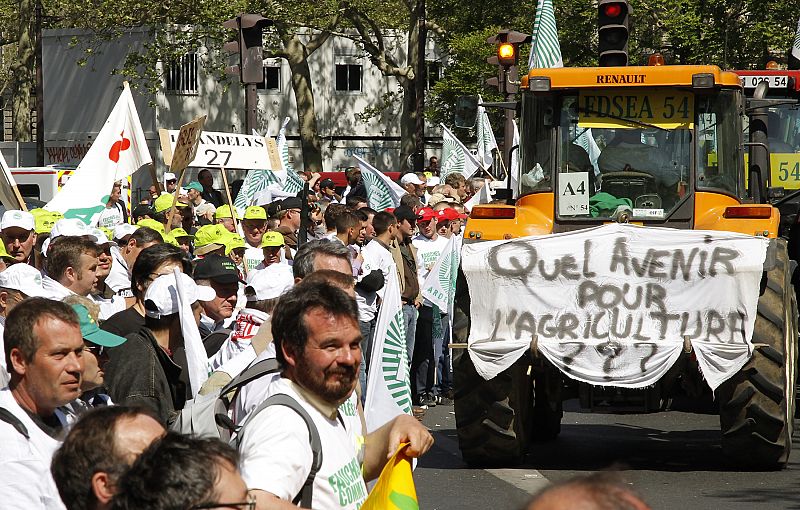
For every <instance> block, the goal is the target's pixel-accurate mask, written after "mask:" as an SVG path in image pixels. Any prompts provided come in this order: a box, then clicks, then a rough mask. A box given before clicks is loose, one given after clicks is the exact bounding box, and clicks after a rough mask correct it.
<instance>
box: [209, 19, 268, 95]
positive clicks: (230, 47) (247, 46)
mask: <svg viewBox="0 0 800 510" xmlns="http://www.w3.org/2000/svg"><path fill="white" fill-rule="evenodd" d="M272 24H273V22H272V20H269V19H267V18H265V17H263V16H261V15H260V14H240V15H239V16H237V17H235V18H233V19H229V20H228V21H225V22H224V23H222V26H223V27H225V28H228V29H231V30H236V31H237V32H238V38H237V40H235V41H231V42H227V43H225V44H224V45H223V46H222V50H223V51H225V52H228V53H238V54H239V65H234V66H229V67H227V68H225V72H226V73H228V74H232V75H234V76H239V79H240V80H241V81H242V83H245V84H252V83H261V82H263V81H264V60H263V44H264V43H263V38H264V27H268V26H271V25H272Z"/></svg>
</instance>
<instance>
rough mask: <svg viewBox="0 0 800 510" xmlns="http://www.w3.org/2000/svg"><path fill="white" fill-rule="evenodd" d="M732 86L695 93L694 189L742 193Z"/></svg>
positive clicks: (740, 194)
mask: <svg viewBox="0 0 800 510" xmlns="http://www.w3.org/2000/svg"><path fill="white" fill-rule="evenodd" d="M736 97H737V96H736V95H735V93H734V91H732V90H723V91H721V92H719V93H718V94H712V95H708V96H698V97H697V127H696V132H697V144H696V150H697V156H696V158H697V189H698V190H710V191H721V192H723V193H728V194H731V195H734V196H742V194H743V188H744V183H743V182H741V178H740V174H741V172H740V171H739V168H740V160H739V158H740V153H739V151H738V150H737V147H738V146H739V144H740V143H741V139H740V134H739V130H738V127H737V126H738V122H737V120H738V115H739V112H738V105H737V101H736Z"/></svg>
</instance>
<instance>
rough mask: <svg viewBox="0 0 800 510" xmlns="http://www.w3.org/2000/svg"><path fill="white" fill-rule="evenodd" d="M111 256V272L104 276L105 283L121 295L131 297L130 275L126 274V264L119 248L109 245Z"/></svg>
mask: <svg viewBox="0 0 800 510" xmlns="http://www.w3.org/2000/svg"><path fill="white" fill-rule="evenodd" d="M111 258H113V259H114V261H113V262H112V263H111V272H110V273H109V274H108V276H107V277H106V285H108V286H109V287H111V290H113V291H114V292H116V293H117V295H119V296H122V297H133V293H132V292H131V276H130V274H128V264H127V263H126V262H125V259H124V258H122V253H120V251H119V248H118V247H116V246H112V247H111Z"/></svg>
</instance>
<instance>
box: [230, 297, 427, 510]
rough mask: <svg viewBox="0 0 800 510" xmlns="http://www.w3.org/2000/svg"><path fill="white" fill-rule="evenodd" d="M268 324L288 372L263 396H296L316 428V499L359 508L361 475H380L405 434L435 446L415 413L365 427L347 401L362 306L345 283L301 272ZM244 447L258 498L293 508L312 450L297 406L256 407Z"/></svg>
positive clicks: (354, 375)
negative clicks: (311, 278)
mask: <svg viewBox="0 0 800 510" xmlns="http://www.w3.org/2000/svg"><path fill="white" fill-rule="evenodd" d="M272 334H273V337H274V342H275V352H276V355H277V359H278V362H279V364H280V366H281V369H282V372H281V377H280V378H279V379H278V380H277V381H275V382H274V383H272V384H271V385H270V388H269V391H268V395H266V397H269V396H272V395H277V394H283V395H288V396H289V397H290V398H292V399H294V400H295V401H297V403H298V404H299V405H300V406H301V407H302V409H303V410H304V411H305V412H306V413H307V414H308V415H309V416H310V417H311V420H312V421H313V424H314V426H315V427H316V428H317V431H318V433H319V436H320V442H321V447H322V465H321V467H320V469H319V471H318V472H317V473H316V476H315V477H314V480H313V496H312V502H311V505H310V508H315V509H320V510H326V509H339V508H345V509H353V510H355V509H358V508H359V507H360V506H361V505H362V504H363V503H364V500H365V499H366V497H367V488H366V483H365V482H366V481H369V480H372V479H374V478H377V476H378V475H379V474H380V471H381V470H382V469H383V466H384V465H385V464H386V462H387V459H388V458H389V457H390V456H391V454H392V453H393V452H394V451H395V450H396V449H397V447H398V446H399V444H400V443H402V442H409V443H410V447H409V448H408V449H407V453H408V454H409V455H410V456H412V457H418V456H420V455H422V454H423V453H425V452H426V451H428V449H430V447H431V446H432V444H433V437H432V436H431V434H430V433H429V432H428V430H427V429H426V428H425V427H424V426H423V425H421V424H420V423H419V422H418V421H417V420H415V419H414V418H412V417H411V416H408V415H401V416H399V417H397V418H394V419H393V420H390V421H389V422H388V423H386V424H385V425H384V426H382V427H380V428H378V429H377V430H375V431H373V432H372V433H369V434H366V433H365V431H364V430H363V426H362V422H361V420H360V418H359V415H358V413H357V412H355V408H354V407H355V406H342V404H343V403H345V402H347V401H350V400H352V395H353V392H354V390H355V387H356V382H357V381H358V367H359V364H360V363H361V332H360V330H359V327H358V308H357V306H356V304H355V301H354V300H353V299H352V298H351V297H350V296H348V295H347V293H346V292H345V291H343V290H341V289H340V288H338V287H335V286H332V285H330V284H329V283H325V282H309V283H302V282H301V283H300V284H298V285H296V286H295V287H294V288H293V289H292V290H290V291H288V292H287V293H286V294H284V295H283V296H282V297H281V299H280V301H279V302H278V305H277V306H276V308H275V310H274V314H273V317H272ZM340 406H341V407H340ZM251 422H252V423H251ZM239 450H240V453H241V463H240V464H241V469H242V476H243V478H244V479H245V482H246V483H247V486H248V488H249V489H250V491H251V493H252V494H254V495H255V496H256V498H257V502H258V508H287V509H288V508H296V507H295V506H293V505H292V501H295V500H296V498H297V497H298V495H299V494H300V493H301V491H302V488H303V485H304V483H305V481H306V478H307V477H308V475H309V473H310V472H311V467H312V459H313V451H312V448H311V445H310V441H309V428H308V426H307V425H306V422H305V420H304V419H303V418H302V417H301V416H300V414H299V413H298V412H297V411H295V410H293V409H291V408H290V407H286V406H283V405H273V406H270V407H267V408H265V409H263V410H262V411H260V412H259V413H257V414H251V415H250V416H249V418H248V419H247V420H246V421H245V426H244V429H243V435H242V437H241V440H240V443H239ZM354 473H355V474H356V476H353V474H354ZM362 475H363V476H362Z"/></svg>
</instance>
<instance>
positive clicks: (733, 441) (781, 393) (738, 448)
mask: <svg viewBox="0 0 800 510" xmlns="http://www.w3.org/2000/svg"><path fill="white" fill-rule="evenodd" d="M776 242H777V248H778V254H777V261H776V264H775V266H774V267H773V268H772V269H770V270H769V271H766V273H765V276H764V280H762V291H761V296H760V297H759V299H758V315H757V317H756V322H755V327H754V330H753V339H752V343H753V345H754V346H755V349H754V351H753V356H752V357H751V358H750V360H749V361H748V362H747V364H745V365H744V367H742V369H741V370H740V371H739V372H738V373H737V374H736V375H734V376H733V377H731V378H730V379H728V380H727V381H725V382H724V383H723V384H722V385H721V386H720V387H719V389H718V399H719V409H720V426H721V429H722V449H723V451H724V452H725V453H726V454H727V455H729V456H730V457H733V458H735V459H737V460H739V461H740V462H741V463H742V464H744V465H747V466H751V467H757V468H770V469H776V468H782V467H783V466H785V465H786V463H787V462H788V460H789V452H790V451H791V446H792V433H793V431H794V405H795V402H794V400H795V380H796V378H797V373H796V367H797V299H796V297H795V293H794V289H793V287H792V284H791V273H790V261H789V257H788V254H787V250H786V242H785V241H784V240H781V239H779V240H777V241H776Z"/></svg>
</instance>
